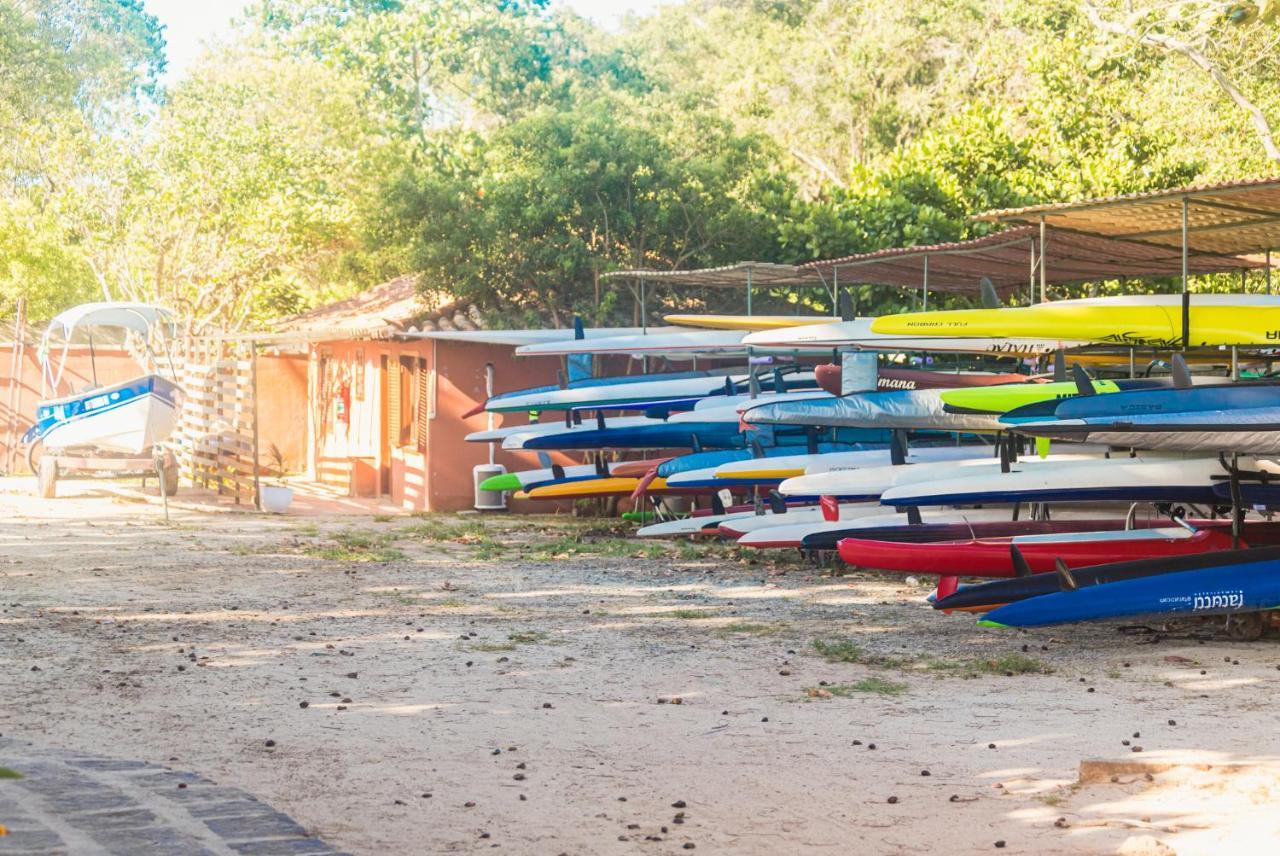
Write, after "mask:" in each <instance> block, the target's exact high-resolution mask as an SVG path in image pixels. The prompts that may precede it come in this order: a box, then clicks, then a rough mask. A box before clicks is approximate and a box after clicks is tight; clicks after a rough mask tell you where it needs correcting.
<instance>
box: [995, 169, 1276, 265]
mask: <svg viewBox="0 0 1280 856" xmlns="http://www.w3.org/2000/svg"><path fill="white" fill-rule="evenodd" d="M976 219H978V220H985V221H989V222H1001V223H1017V224H1035V225H1037V226H1038V225H1039V224H1040V223H1044V224H1045V225H1046V227H1048V228H1052V229H1055V230H1070V231H1074V232H1083V233H1088V234H1090V235H1099V236H1106V237H1109V238H1117V239H1123V240H1126V241H1134V242H1141V243H1143V244H1148V245H1152V246H1158V247H1165V248H1172V249H1174V250H1175V251H1178V252H1180V251H1181V247H1182V243H1183V235H1184V229H1185V235H1186V245H1187V250H1188V253H1189V254H1191V255H1194V254H1200V255H1204V254H1210V255H1212V254H1217V255H1223V256H1234V255H1240V254H1244V253H1261V252H1266V251H1269V250H1272V249H1275V248H1277V247H1280V179H1277V178H1265V179H1257V180H1253V181H1235V182H1228V183H1224V184H1212V185H1198V186H1193V187H1182V188H1177V189H1174V190H1157V191H1151V192H1146V193H1131V194H1127V195H1123V196H1111V197H1106V198H1102V199H1088V200H1083V201H1080V202H1057V203H1052V204H1048V205H1030V206H1026V207H1023V208H1006V209H1002V210H997V211H988V212H986V213H984V214H980V215H978V217H977V218H976ZM1191 272H1193V273H1194V272H1195V271H1191Z"/></svg>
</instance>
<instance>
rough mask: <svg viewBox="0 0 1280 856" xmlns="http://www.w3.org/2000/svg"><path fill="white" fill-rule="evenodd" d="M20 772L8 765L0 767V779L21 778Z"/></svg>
mask: <svg viewBox="0 0 1280 856" xmlns="http://www.w3.org/2000/svg"><path fill="white" fill-rule="evenodd" d="M21 778H22V774H21V773H19V772H18V771H17V770H10V769H9V768H8V767H0V779H21Z"/></svg>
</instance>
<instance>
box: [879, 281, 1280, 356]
mask: <svg viewBox="0 0 1280 856" xmlns="http://www.w3.org/2000/svg"><path fill="white" fill-rule="evenodd" d="M1182 311H1183V303H1182V295H1180V294H1159V295H1145V296H1132V297H1100V298H1092V299H1086V300H1060V301H1054V302H1051V303H1038V304H1036V305H1034V306H1023V307H1016V308H1005V309H957V310H942V311H935V312H912V313H906V314H902V315H886V316H883V317H880V318H877V319H876V320H875V321H873V322H872V324H871V329H872V331H873V332H875V333H881V334H886V335H898V336H993V337H1031V338H1037V339H1052V338H1061V339H1062V340H1064V341H1067V340H1073V341H1086V342H1094V343H1099V344H1109V345H1119V346H1125V347H1128V346H1136V347H1154V348H1177V347H1180V346H1181V345H1182V335H1183V329H1182V328H1183V322H1182ZM1188 311H1189V320H1190V323H1189V327H1188V333H1189V340H1188V342H1187V345H1188V347H1216V346H1220V345H1265V346H1273V347H1274V346H1275V345H1276V344H1277V341H1280V296H1271V295H1245V294H1194V295H1191V297H1190V306H1189V310H1188Z"/></svg>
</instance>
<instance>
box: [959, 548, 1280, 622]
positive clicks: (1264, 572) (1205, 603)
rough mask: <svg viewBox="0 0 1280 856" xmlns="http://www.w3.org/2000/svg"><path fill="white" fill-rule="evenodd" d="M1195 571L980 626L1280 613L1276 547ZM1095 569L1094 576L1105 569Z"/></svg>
mask: <svg viewBox="0 0 1280 856" xmlns="http://www.w3.org/2000/svg"><path fill="white" fill-rule="evenodd" d="M1197 558H1198V559H1200V560H1201V561H1202V562H1203V563H1204V566H1203V567H1201V568H1200V569H1198V570H1183V571H1176V572H1172V573H1165V574H1157V575H1155V576H1143V577H1138V578H1136V579H1125V580H1119V581H1116V582H1106V583H1101V584H1098V585H1088V586H1082V587H1080V588H1076V589H1072V590H1067V591H1059V592H1054V593H1052V594H1045V595H1040V596H1039V597H1032V598H1028V599H1026V600H1020V601H1016V602H1014V603H1010V604H1008V605H1006V606H1002V607H1000V608H999V609H996V610H993V611H992V612H989V613H987V615H986V617H985V618H983V619H982V620H981V621H980V622H978V623H979V624H981V625H983V626H984V627H1038V626H1041V625H1046V624H1066V623H1069V622H1074V621H1101V620H1106V619H1121V618H1123V619H1132V618H1143V617H1149V616H1169V617H1173V618H1188V617H1193V616H1201V615H1228V614H1231V613H1236V612H1255V611H1258V610H1267V609H1276V608H1280V548H1277V547H1266V548H1262V549H1254V550H1227V551H1224V552H1221V553H1209V554H1206V555H1204V556H1200V557H1197ZM1106 567H1107V566H1105V565H1099V566H1097V567H1095V568H1093V569H1092V570H1093V571H1095V572H1096V571H1099V570H1101V569H1105V568H1106Z"/></svg>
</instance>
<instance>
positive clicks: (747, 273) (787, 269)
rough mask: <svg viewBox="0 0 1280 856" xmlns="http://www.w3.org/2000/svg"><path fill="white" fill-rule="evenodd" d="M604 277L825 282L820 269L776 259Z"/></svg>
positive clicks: (706, 283) (709, 283)
mask: <svg viewBox="0 0 1280 856" xmlns="http://www.w3.org/2000/svg"><path fill="white" fill-rule="evenodd" d="M600 278H601V279H637V280H643V281H645V282H658V283H667V284H669V285H688V286H700V287H710V288H745V287H746V286H748V285H751V286H760V287H762V288H767V287H769V286H771V285H815V286H821V285H823V281H822V277H820V276H819V275H818V273H817V271H814V270H810V269H809V268H808V267H807V266H798V265H783V264H775V263H773V262H738V263H737V264H732V265H724V266H723V267H712V268H699V269H698V270H616V271H610V272H609V273H605V274H601V275H600Z"/></svg>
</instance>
